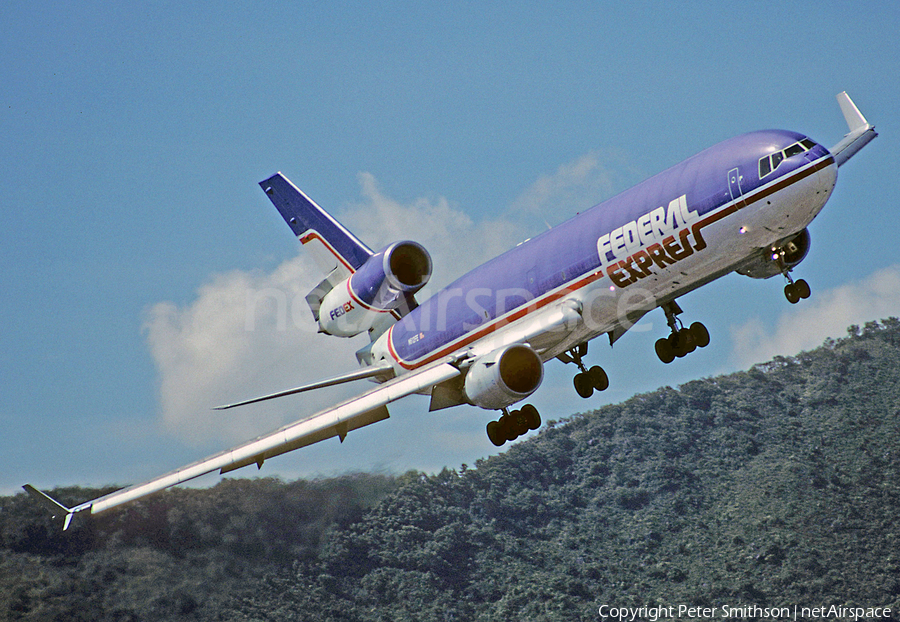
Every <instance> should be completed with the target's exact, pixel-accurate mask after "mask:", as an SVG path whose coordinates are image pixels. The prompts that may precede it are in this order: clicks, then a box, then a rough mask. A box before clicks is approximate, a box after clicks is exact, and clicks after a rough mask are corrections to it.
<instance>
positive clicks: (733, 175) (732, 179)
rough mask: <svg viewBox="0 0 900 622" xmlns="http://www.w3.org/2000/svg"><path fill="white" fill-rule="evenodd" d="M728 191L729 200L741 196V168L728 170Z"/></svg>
mask: <svg viewBox="0 0 900 622" xmlns="http://www.w3.org/2000/svg"><path fill="white" fill-rule="evenodd" d="M728 191H729V192H731V200H732V201H734V200H735V199H737V198H738V197H740V196H741V170H740V169H739V168H733V169H731V170H730V171H728Z"/></svg>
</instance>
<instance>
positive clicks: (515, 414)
mask: <svg viewBox="0 0 900 622" xmlns="http://www.w3.org/2000/svg"><path fill="white" fill-rule="evenodd" d="M509 416H510V417H511V419H512V420H511V421H510V423H511V424H512V428H513V430H514V431H515V433H516V437H519V436H522V435H523V434H525V433H526V432H528V430H529V429H531V428H529V426H528V424H529V423H530V422H529V421H528V416H527V415H526V414H525V413H523V412H522V411H521V410H514V411H512V412H511V413H510V414H509Z"/></svg>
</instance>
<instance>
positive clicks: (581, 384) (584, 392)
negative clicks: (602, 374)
mask: <svg viewBox="0 0 900 622" xmlns="http://www.w3.org/2000/svg"><path fill="white" fill-rule="evenodd" d="M574 384H575V392H576V393H578V395H580V396H581V397H583V398H585V399H587V398H589V397H590V396H591V395H593V394H594V383H593V382H592V381H591V377H590V376H589V375H588V374H587V373H586V372H582V373H579V374H575V380H574Z"/></svg>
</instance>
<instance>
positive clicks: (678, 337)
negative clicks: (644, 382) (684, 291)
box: [656, 300, 709, 364]
mask: <svg viewBox="0 0 900 622" xmlns="http://www.w3.org/2000/svg"><path fill="white" fill-rule="evenodd" d="M662 310H663V312H665V314H666V323H667V324H668V325H669V328H671V329H672V334H671V335H669V336H668V337H663V338H661V339H658V340H657V341H656V356H658V357H659V360H660V361H662V362H663V363H666V364H669V363H671V362H672V361H674V360H675V359H676V358H682V357H684V356H687V355H688V354H690V353H691V352H693V351H694V350H696V349H697V348H705V347H706V346H708V345H709V331H708V330H706V326H704V325H703V324H701V323H700V322H694V323H693V324H691V325H690V326H689V327H688V328H684V326H683V325H682V323H681V321H680V320H679V319H678V317H677V316H678V315H680V314H681V313H683V311H682V310H681V307H679V306H678V303H676V302H675V301H674V300H672V301H671V302H667V303H666V304H664V305H662Z"/></svg>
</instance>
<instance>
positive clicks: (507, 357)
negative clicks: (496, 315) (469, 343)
mask: <svg viewBox="0 0 900 622" xmlns="http://www.w3.org/2000/svg"><path fill="white" fill-rule="evenodd" d="M543 379H544V364H543V362H542V361H541V357H540V356H538V354H537V352H535V351H534V350H533V349H532V348H531V346H528V345H525V344H514V345H510V346H505V347H503V348H499V349H497V350H494V351H493V352H491V353H490V354H485V355H484V356H482V357H480V358H478V359H476V360H475V362H474V363H473V364H472V366H471V367H470V368H469V371H468V373H466V380H465V384H464V385H463V391H464V392H465V394H466V398H467V399H468V400H469V402H471V403H472V404H474V405H475V406H480V407H481V408H487V409H490V410H498V409H501V408H506V407H507V406H510V405H512V404H515V403H516V402H518V401H519V400H523V399H525V398H526V397H528V396H529V395H531V394H532V393H534V392H535V391H536V390H537V388H538V387H539V386H541V380H543Z"/></svg>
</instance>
